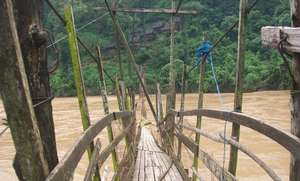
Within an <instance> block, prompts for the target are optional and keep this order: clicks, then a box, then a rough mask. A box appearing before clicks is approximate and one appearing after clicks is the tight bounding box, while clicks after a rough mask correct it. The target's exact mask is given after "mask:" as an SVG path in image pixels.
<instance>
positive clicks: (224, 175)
mask: <svg viewBox="0 0 300 181" xmlns="http://www.w3.org/2000/svg"><path fill="white" fill-rule="evenodd" d="M199 115H200V116H204V117H209V118H214V119H219V120H223V121H229V122H232V123H236V124H238V125H240V126H244V127H247V128H250V129H252V130H254V131H257V132H259V133H260V134H262V135H264V136H267V137H269V138H270V139H272V140H273V141H275V142H277V143H278V144H280V145H281V146H282V147H284V148H285V149H286V150H287V151H289V152H290V153H291V154H292V155H293V156H294V157H295V158H297V159H300V152H299V150H300V139H299V138H297V137H295V136H294V135H292V134H290V133H288V132H285V131H283V130H280V129H278V128H275V127H273V126H271V125H269V124H268V123H265V122H263V121H262V120H260V119H257V118H254V117H251V116H248V115H245V114H242V113H237V112H227V111H219V110H211V109H199V110H191V111H182V112H176V111H170V112H169V113H168V114H167V115H166V117H165V119H164V120H163V121H162V122H161V123H160V128H161V130H164V134H167V135H168V136H166V137H165V138H163V139H166V138H170V137H172V136H175V137H176V138H177V139H178V143H179V142H180V143H183V144H184V145H185V146H186V147H187V148H188V149H189V150H190V151H191V152H192V153H193V154H194V156H195V157H198V158H199V160H201V161H202V162H203V163H204V165H205V166H206V167H207V168H208V169H209V170H210V171H211V172H212V173H213V174H214V175H215V176H216V177H217V178H218V179H219V180H237V178H236V177H235V176H233V175H232V174H231V173H229V172H228V171H227V170H225V169H224V168H223V167H222V166H221V165H220V164H219V163H218V162H217V161H216V160H215V159H214V158H213V157H212V156H211V155H209V154H208V153H206V152H205V151H204V150H202V149H201V147H200V146H199V145H198V144H197V143H196V142H194V141H193V140H192V139H190V138H189V137H187V136H185V135H184V134H183V132H182V129H187V130H189V131H192V132H195V133H197V134H200V135H201V136H203V137H206V138H208V139H210V140H212V141H215V142H218V143H222V144H224V143H225V144H229V145H232V146H234V147H236V148H237V149H238V150H240V151H242V152H244V153H245V154H246V155H248V156H249V157H250V158H251V159H252V160H254V161H255V162H256V163H257V164H258V165H259V166H260V167H261V168H262V169H263V170H264V171H265V172H266V173H267V174H268V175H269V176H270V177H271V178H272V179H273V180H276V181H279V180H281V178H280V177H279V176H278V175H277V174H276V173H275V172H274V171H273V170H272V169H271V168H270V167H269V166H268V165H267V164H266V163H265V162H264V161H262V160H261V159H260V158H259V157H257V156H256V155H255V154H254V153H252V152H251V151H250V150H249V149H248V148H247V147H245V146H244V145H242V144H240V143H239V142H237V141H235V140H234V139H233V138H228V137H226V135H222V134H219V135H214V134H211V133H209V132H206V131H204V130H202V129H197V128H194V127H191V126H187V125H186V124H184V121H183V123H179V122H174V121H173V124H170V123H172V121H170V120H175V117H187V116H199ZM170 130H171V132H170ZM173 130H174V131H173ZM164 142H167V141H164ZM172 154H175V150H173V153H172ZM177 154H178V153H177ZM180 155H181V153H180ZM175 159H177V160H178V161H180V158H175ZM192 170H193V172H195V174H196V175H198V174H197V173H196V172H197V170H195V169H192Z"/></svg>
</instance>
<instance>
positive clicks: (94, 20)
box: [47, 13, 108, 48]
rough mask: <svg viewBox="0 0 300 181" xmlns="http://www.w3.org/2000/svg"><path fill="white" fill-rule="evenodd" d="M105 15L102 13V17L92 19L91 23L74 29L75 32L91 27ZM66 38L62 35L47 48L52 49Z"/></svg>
mask: <svg viewBox="0 0 300 181" xmlns="http://www.w3.org/2000/svg"><path fill="white" fill-rule="evenodd" d="M106 15H108V13H104V14H103V15H101V16H99V17H97V18H95V19H93V20H91V21H89V22H88V23H86V24H84V25H83V26H81V27H80V28H78V29H76V32H77V33H78V32H80V31H81V30H83V29H84V28H86V27H87V26H89V25H91V24H93V23H95V22H97V21H98V20H100V19H102V18H104V17H105V16H106ZM67 37H68V36H67V35H64V36H63V37H61V38H59V39H58V40H56V41H55V42H53V43H52V44H50V45H48V46H47V48H50V47H52V46H53V45H55V44H57V43H59V42H61V41H62V40H65V39H66V38H67Z"/></svg>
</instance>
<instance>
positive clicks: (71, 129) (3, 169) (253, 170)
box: [0, 91, 290, 181]
mask: <svg viewBox="0 0 300 181" xmlns="http://www.w3.org/2000/svg"><path fill="white" fill-rule="evenodd" d="M222 97H223V100H224V102H223V104H222V105H221V103H220V101H219V97H218V96H217V95H216V94H206V95H205V97H204V107H205V108H213V109H223V110H232V107H233V94H230V93H228V94H222ZM137 98H138V97H137ZM163 99H164V100H165V97H163ZM289 99H290V97H289V91H267V92H254V93H246V94H244V100H243V112H244V113H245V114H248V115H251V116H254V117H256V118H260V119H261V120H263V121H265V122H267V123H269V124H271V125H273V126H275V127H277V128H280V129H282V130H284V131H287V132H290V111H289ZM109 103H110V108H111V111H117V108H118V106H117V100H116V98H115V97H113V96H111V97H109ZM179 103H180V96H179V95H178V96H177V108H179ZM88 104H89V110H90V115H91V120H92V121H93V122H94V121H96V120H99V119H100V118H101V117H103V107H102V103H101V98H100V97H89V98H88ZM196 107H197V95H196V94H188V95H187V96H186V102H185V109H186V110H188V109H195V108H196ZM53 115H54V120H55V132H56V140H57V148H58V153H59V158H62V156H63V155H64V154H65V153H66V152H67V151H68V149H69V148H70V147H71V146H72V144H73V143H74V142H75V140H76V139H77V138H78V136H79V135H80V134H81V133H82V126H81V119H80V113H79V110H78V104H77V100H76V98H56V99H54V101H53ZM138 115H140V114H139V113H138ZM3 118H5V113H4V109H3V106H2V104H1V105H0V120H1V119H3ZM148 119H149V120H150V121H154V120H153V118H152V116H151V114H150V111H149V109H148ZM184 122H185V124H187V125H193V126H195V122H196V118H194V117H189V118H185V120H184ZM113 126H114V131H118V130H120V129H121V128H120V126H118V124H115V125H113ZM202 128H203V129H204V130H206V131H209V132H211V133H214V134H219V133H223V132H224V121H220V120H214V119H208V118H203V121H202ZM3 129H4V126H0V132H1V131H2V130H3ZM230 130H231V124H230V123H228V125H227V131H226V133H227V134H228V135H229V133H230ZM152 131H153V132H155V131H154V129H152ZM185 135H187V136H189V137H194V135H192V134H191V133H190V132H188V131H185ZM99 138H100V141H101V143H102V145H103V147H104V146H105V145H106V144H107V133H106V131H103V132H102V133H101V134H100V135H99ZM241 143H242V144H243V145H245V146H247V147H248V148H249V149H250V150H251V151H252V152H254V153H255V154H256V155H257V156H258V157H259V158H261V159H262V160H263V161H265V162H266V163H267V164H268V165H269V166H270V167H271V168H272V169H273V170H274V171H275V172H276V173H277V174H278V175H279V176H280V177H281V178H282V180H288V175H289V159H290V155H289V153H288V152H287V151H286V150H285V149H284V148H282V147H281V146H280V145H278V144H277V143H275V142H274V141H272V140H271V139H269V138H267V137H265V136H263V135H261V134H259V133H257V132H255V131H253V130H251V129H248V128H244V127H242V128H241ZM201 147H202V148H203V150H205V151H206V152H208V153H209V154H211V155H213V157H214V158H215V159H216V160H218V162H219V163H220V164H221V165H222V162H223V159H224V158H225V160H226V164H225V165H226V166H227V165H228V157H229V156H228V153H229V147H228V146H226V149H225V157H224V148H223V144H220V143H215V142H212V141H209V140H208V139H205V138H203V139H201ZM117 152H118V154H119V155H120V156H121V155H122V154H123V146H122V145H120V146H119V147H118V149H117ZM183 152H184V153H183V155H184V156H183V162H184V165H185V167H186V168H190V167H191V163H192V157H193V156H192V154H191V153H189V152H188V151H187V150H186V149H184V150H183ZM14 154H15V150H14V145H13V141H12V139H11V135H10V131H9V130H8V131H6V132H5V133H4V134H3V135H2V136H1V137H0V178H1V179H0V180H6V181H10V180H12V181H14V180H17V178H16V176H15V173H14V170H13V168H12V160H13V157H14ZM86 157H87V156H86V155H85V156H84V157H83V159H82V160H81V161H80V163H79V165H78V167H77V169H76V173H75V175H74V180H83V177H84V173H85V170H86V168H87V165H88V161H87V158H86ZM110 163H111V162H110V160H107V162H106V164H105V165H104V168H102V170H101V174H102V175H103V172H105V174H104V175H107V178H109V177H110V175H112V174H109V173H111V170H112V167H111V164H110ZM104 170H105V171H104ZM237 172H238V173H237V176H238V178H239V180H244V181H248V180H249V181H250V180H251V181H252V180H253V181H260V180H271V179H270V178H269V177H268V175H267V174H266V173H265V172H264V171H263V170H262V169H261V168H260V167H259V166H258V165H257V164H256V163H255V162H254V161H253V160H252V159H251V158H249V157H248V156H246V155H245V154H243V153H240V154H239V161H238V171H237ZM199 174H200V175H201V176H203V177H204V178H206V179H205V180H216V179H215V178H214V177H213V176H212V175H211V174H210V173H209V172H208V170H207V169H205V167H204V166H203V165H202V164H200V168H199Z"/></svg>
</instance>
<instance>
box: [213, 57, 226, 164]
mask: <svg viewBox="0 0 300 181" xmlns="http://www.w3.org/2000/svg"><path fill="white" fill-rule="evenodd" d="M209 56H210V57H211V54H210V55H209ZM210 66H211V70H212V77H213V80H214V81H215V84H216V89H217V93H218V97H219V101H220V103H221V107H222V109H224V110H225V107H224V99H223V97H222V94H221V91H220V86H219V83H218V79H217V75H216V71H215V68H214V64H213V60H212V58H210ZM227 123H228V120H227V119H225V123H224V131H223V134H224V136H225V137H226V131H227ZM225 162H226V140H225V139H224V142H223V165H222V167H223V170H224V169H225Z"/></svg>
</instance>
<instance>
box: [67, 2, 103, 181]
mask: <svg viewBox="0 0 300 181" xmlns="http://www.w3.org/2000/svg"><path fill="white" fill-rule="evenodd" d="M64 13H65V21H66V30H67V32H68V42H69V49H70V54H71V60H72V66H73V76H74V80H75V86H76V91H77V98H78V103H79V108H80V115H81V120H82V126H83V130H86V129H88V127H89V126H90V124H91V122H90V116H89V110H88V105H87V100H86V93H85V88H84V81H83V77H82V72H81V62H80V55H79V50H78V43H77V35H76V29H75V25H74V16H73V9H72V6H71V5H70V3H66V4H65V7H64ZM93 147H94V143H93V142H92V143H91V145H90V147H89V148H88V149H87V153H88V157H89V159H91V156H92V151H93ZM96 180H100V175H99V171H98V170H97V171H96V175H95V177H94V181H96Z"/></svg>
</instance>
